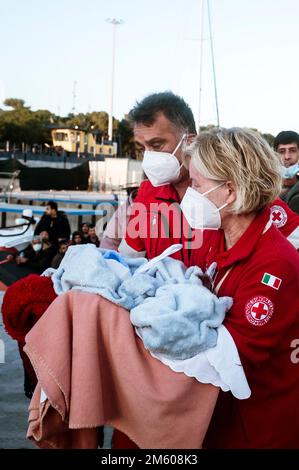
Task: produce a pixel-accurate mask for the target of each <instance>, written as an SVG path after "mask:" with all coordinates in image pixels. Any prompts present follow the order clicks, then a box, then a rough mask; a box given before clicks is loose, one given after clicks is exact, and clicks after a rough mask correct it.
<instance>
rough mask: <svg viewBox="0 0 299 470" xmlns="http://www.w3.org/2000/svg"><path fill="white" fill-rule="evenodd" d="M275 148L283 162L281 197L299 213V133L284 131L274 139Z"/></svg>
mask: <svg viewBox="0 0 299 470" xmlns="http://www.w3.org/2000/svg"><path fill="white" fill-rule="evenodd" d="M274 150H275V151H276V152H277V153H278V154H279V156H280V159H281V164H282V177H283V191H282V194H281V198H282V199H283V200H284V201H285V202H287V204H288V206H289V207H290V208H291V209H292V210H293V211H295V212H296V213H297V214H299V182H298V180H299V135H298V134H297V132H294V131H282V132H280V133H279V134H278V135H277V136H276V137H275V140H274Z"/></svg>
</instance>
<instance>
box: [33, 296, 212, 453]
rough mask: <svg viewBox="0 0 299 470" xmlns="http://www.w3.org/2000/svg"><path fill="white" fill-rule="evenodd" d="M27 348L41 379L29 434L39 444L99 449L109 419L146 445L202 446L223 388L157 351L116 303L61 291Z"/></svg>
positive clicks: (140, 445)
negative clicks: (176, 368)
mask: <svg viewBox="0 0 299 470" xmlns="http://www.w3.org/2000/svg"><path fill="white" fill-rule="evenodd" d="M24 351H25V352H26V354H28V356H29V358H30V360H31V362H32V364H33V366H34V369H35V371H36V374H37V377H38V379H39V382H38V385H37V387H36V389H35V392H34V395H33V398H32V400H31V403H30V408H29V428H28V433H27V437H28V438H29V439H31V440H32V441H34V442H35V443H36V444H37V445H38V446H39V447H42V448H96V447H97V441H98V431H97V428H98V426H101V425H103V424H107V425H111V426H113V427H115V428H116V429H119V430H120V431H122V432H124V433H125V434H126V435H127V436H129V438H130V439H131V440H133V441H134V442H135V443H136V444H137V445H138V447H140V448H154V449H162V448H165V449H166V448H169V449H176V448H181V449H183V448H189V449H193V448H194V449H197V448H200V447H201V444H202V441H203V438H204V435H205V433H206V430H207V427H208V425H209V421H210V416H211V413H212V410H213V409H214V406H215V402H216V400H217V396H218V389H217V388H216V387H214V386H212V385H209V384H202V383H200V382H198V381H197V380H195V379H193V378H191V377H188V376H186V375H185V374H182V373H177V372H173V371H172V370H171V369H170V368H169V367H167V366H165V365H164V364H162V363H161V362H160V361H158V360H157V359H155V358H154V357H152V355H151V354H150V353H149V352H148V351H147V350H146V349H145V348H144V346H143V343H142V341H141V340H140V339H139V338H138V337H137V336H136V335H135V333H134V327H133V326H132V324H131V322H130V319H129V313H128V312H127V311H126V310H124V309H123V308H122V307H120V306H117V305H116V304H115V303H112V302H110V301H108V300H106V299H104V298H102V297H101V296H99V295H95V294H91V293H85V292H79V291H77V290H75V291H70V292H67V293H66V294H64V295H61V296H58V297H57V298H56V300H54V302H53V303H52V304H51V305H50V307H49V308H48V310H47V311H46V312H45V314H44V315H43V316H42V318H41V319H40V320H39V321H38V323H37V324H36V325H35V326H34V327H33V328H32V330H31V331H30V332H29V333H28V335H27V337H26V345H25V347H24ZM42 391H43V392H42ZM174 429H175V432H173V430H174Z"/></svg>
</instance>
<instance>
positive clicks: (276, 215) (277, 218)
mask: <svg viewBox="0 0 299 470" xmlns="http://www.w3.org/2000/svg"><path fill="white" fill-rule="evenodd" d="M271 220H272V223H273V224H274V225H275V226H276V227H277V228H280V227H283V226H284V225H285V224H286V221H287V220H288V216H287V213H286V211H285V210H284V208H283V207H281V206H278V205H275V206H272V207H271Z"/></svg>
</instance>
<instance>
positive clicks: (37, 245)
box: [32, 243, 42, 251]
mask: <svg viewBox="0 0 299 470" xmlns="http://www.w3.org/2000/svg"><path fill="white" fill-rule="evenodd" d="M32 248H33V249H34V251H40V250H41V249H42V244H41V243H35V244H34V245H33V246H32Z"/></svg>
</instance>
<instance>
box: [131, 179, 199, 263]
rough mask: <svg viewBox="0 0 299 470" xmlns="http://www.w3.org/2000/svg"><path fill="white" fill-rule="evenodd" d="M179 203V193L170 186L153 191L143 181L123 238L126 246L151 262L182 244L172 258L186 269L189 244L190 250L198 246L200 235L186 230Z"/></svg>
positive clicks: (149, 185)
mask: <svg viewBox="0 0 299 470" xmlns="http://www.w3.org/2000/svg"><path fill="white" fill-rule="evenodd" d="M179 204H180V201H179V197H178V194H177V192H176V190H175V188H174V187H173V186H172V185H171V184H166V185H163V186H160V187H157V188H155V187H154V186H152V184H151V183H150V182H149V181H144V182H143V183H142V185H141V186H140V188H139V191H138V195H137V197H136V199H135V200H134V204H133V206H132V213H131V217H130V220H129V223H128V226H127V232H126V237H125V240H126V243H127V245H129V247H130V248H132V249H133V250H134V251H135V252H136V253H142V254H143V255H145V256H146V257H147V258H149V259H151V258H154V257H155V256H157V255H159V254H161V253H162V252H163V251H164V250H165V249H166V248H168V247H169V246H171V245H173V244H175V243H181V244H182V245H183V249H182V250H181V251H179V252H178V253H175V254H174V255H173V258H175V259H179V260H181V261H183V262H184V263H185V265H186V266H189V262H190V256H191V243H192V248H193V249H194V248H196V247H197V248H199V247H201V245H202V232H200V231H199V230H197V231H193V230H192V229H191V228H190V227H189V225H188V223H187V221H186V220H185V218H184V217H183V215H182V212H181V209H180V206H179ZM195 237H196V238H195Z"/></svg>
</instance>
